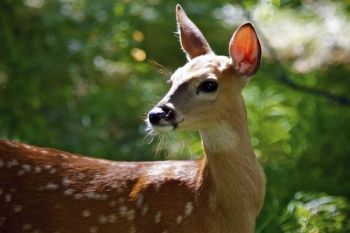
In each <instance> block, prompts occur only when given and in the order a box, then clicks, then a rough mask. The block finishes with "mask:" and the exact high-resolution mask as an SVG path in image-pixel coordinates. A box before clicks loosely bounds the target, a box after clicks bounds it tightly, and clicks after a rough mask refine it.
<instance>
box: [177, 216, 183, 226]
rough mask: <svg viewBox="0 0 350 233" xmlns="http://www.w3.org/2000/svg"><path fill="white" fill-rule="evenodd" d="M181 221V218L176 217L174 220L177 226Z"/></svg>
mask: <svg viewBox="0 0 350 233" xmlns="http://www.w3.org/2000/svg"><path fill="white" fill-rule="evenodd" d="M182 219H183V217H182V216H179V217H177V218H176V223H177V224H180V223H181V222H182Z"/></svg>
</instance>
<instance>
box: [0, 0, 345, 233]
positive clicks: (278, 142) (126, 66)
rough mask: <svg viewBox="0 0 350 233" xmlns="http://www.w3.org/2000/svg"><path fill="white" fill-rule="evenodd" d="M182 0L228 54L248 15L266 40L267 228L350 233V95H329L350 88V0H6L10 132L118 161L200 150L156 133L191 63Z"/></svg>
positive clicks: (260, 99)
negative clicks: (179, 11)
mask: <svg viewBox="0 0 350 233" xmlns="http://www.w3.org/2000/svg"><path fill="white" fill-rule="evenodd" d="M178 2H179V3H181V4H182V6H183V8H184V9H185V10H186V11H187V13H188V15H189V16H190V17H191V18H192V19H193V21H195V23H196V24H197V25H198V26H199V28H200V29H201V30H202V31H203V33H204V35H205V36H206V37H207V39H208V41H209V42H210V43H211V46H212V48H214V50H215V51H216V52H217V53H218V54H224V55H226V54H227V47H228V41H229V39H230V37H231V35H232V33H233V31H234V29H235V28H236V27H237V26H238V25H239V24H241V23H243V22H244V21H246V20H247V18H246V17H247V16H248V17H250V19H252V20H253V21H254V22H255V25H256V27H257V29H258V32H259V33H260V36H261V38H262V40H263V56H264V57H263V62H262V66H261V69H260V71H259V72H258V73H257V75H256V76H255V77H254V78H253V79H252V80H251V82H250V83H249V85H248V86H247V88H246V89H245V91H244V96H245V99H246V103H247V107H248V113H249V114H248V118H249V128H250V132H251V137H252V144H253V146H254V148H255V150H256V154H257V156H258V157H259V160H260V161H261V163H262V164H263V166H264V169H265V173H266V176H267V196H266V202H265V207H264V209H263V211H262V213H261V215H260V217H259V219H258V224H257V229H256V232H266V233H267V232H269V233H271V232H290V233H292V232H312V233H318V232H319V233H325V232H330V233H334V232H350V140H349V139H350V123H349V121H350V105H349V103H348V102H346V101H336V100H335V99H334V98H332V97H330V96H329V93H332V94H333V95H336V96H343V97H345V98H347V99H349V98H350V79H349V74H350V27H349V25H350V1H348V0H347V1H314V0H304V1H297V0H270V1H268V0H260V1H222V0H218V1H211V0H202V1H195V0H193V1H173V0H167V1H161V0H146V1H145V0H132V1H131V0H124V1H120V0H113V1H112V0H100V1H97V0H94V1H93V0H90V1H88V0H1V1H0V137H1V138H5V139H11V140H17V141H22V142H26V143H31V144H35V145H39V146H45V147H55V148H59V149H62V150H67V151H71V152H75V153H80V154H86V155H90V156H96V157H103V158H108V159H113V160H133V161H136V160H155V159H185V158H196V157H198V156H200V155H201V153H202V150H201V144H200V141H199V137H198V135H197V134H196V133H181V134H178V133H172V134H169V135H166V136H164V137H162V138H160V139H159V140H158V139H155V140H153V142H152V143H150V144H149V143H147V139H146V138H145V133H144V128H145V126H144V124H143V118H144V117H145V114H146V113H147V111H148V110H149V109H150V108H151V107H152V105H153V104H154V103H155V102H157V100H159V98H160V97H161V96H162V95H163V94H164V93H165V92H166V91H167V89H168V88H169V87H168V86H167V85H166V83H165V81H166V79H167V78H169V75H170V73H171V72H172V71H173V70H175V69H176V67H178V66H181V65H183V64H184V63H185V56H184V54H183V53H182V52H181V50H180V47H179V43H178V39H177V38H176V36H175V35H174V32H175V31H176V24H175V5H176V3H178ZM248 12H249V15H248V14H247V13H248ZM271 50H272V53H271ZM291 83H292V84H291ZM300 86H302V87H300ZM315 90H316V91H315ZM317 90H323V91H325V93H323V92H322V93H321V94H320V95H319V94H317V93H319V92H318V91H317Z"/></svg>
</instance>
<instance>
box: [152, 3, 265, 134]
mask: <svg viewBox="0 0 350 233" xmlns="http://www.w3.org/2000/svg"><path fill="white" fill-rule="evenodd" d="M176 19H177V25H178V34H179V35H180V44H181V47H182V49H183V51H184V52H185V53H186V55H187V58H188V63H186V64H185V65H184V66H183V67H180V68H178V69H177V70H176V71H175V72H174V74H173V75H172V76H171V78H170V82H171V84H172V86H171V88H170V90H169V92H168V93H167V94H166V95H165V97H164V98H163V99H162V100H161V101H160V102H159V103H158V104H157V105H156V106H155V107H154V108H153V109H152V110H151V111H150V112H149V114H148V120H147V122H148V125H149V126H150V127H151V128H152V129H154V130H155V131H156V132H167V131H171V130H175V129H178V130H201V129H204V128H206V127H211V124H210V122H220V121H221V120H222V119H224V118H225V116H226V115H227V112H228V109H230V113H229V114H237V113H232V112H231V111H232V106H241V105H242V98H241V90H242V88H243V87H244V85H245V84H246V83H247V81H248V77H250V76H251V75H253V74H254V73H255V72H256V71H257V70H258V68H259V64H260V59H261V48H260V43H259V39H258V37H257V34H256V32H255V30H254V27H253V25H252V24H250V23H245V24H243V25H242V26H240V27H239V28H238V29H237V30H236V32H235V33H234V34H233V36H232V38H231V40H230V42H229V57H227V56H218V55H216V54H215V53H214V52H213V51H212V49H211V48H210V46H209V44H208V42H207V41H206V39H205V38H204V36H203V34H202V33H201V32H200V30H199V29H198V28H197V27H196V25H195V24H194V23H193V22H192V21H191V20H190V19H189V18H188V17H187V15H186V13H185V12H184V10H183V9H182V8H181V6H180V5H177V7H176ZM233 109H235V107H233ZM243 109H244V108H243ZM236 110H237V111H238V110H239V109H238V107H237V109H236Z"/></svg>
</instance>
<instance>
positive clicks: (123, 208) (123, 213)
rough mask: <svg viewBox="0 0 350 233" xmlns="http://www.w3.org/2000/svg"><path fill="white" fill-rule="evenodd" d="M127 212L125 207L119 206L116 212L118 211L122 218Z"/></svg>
mask: <svg viewBox="0 0 350 233" xmlns="http://www.w3.org/2000/svg"><path fill="white" fill-rule="evenodd" d="M127 210H128V208H126V206H120V207H119V210H118V211H119V214H120V215H121V216H123V217H124V216H125V215H126V211H127Z"/></svg>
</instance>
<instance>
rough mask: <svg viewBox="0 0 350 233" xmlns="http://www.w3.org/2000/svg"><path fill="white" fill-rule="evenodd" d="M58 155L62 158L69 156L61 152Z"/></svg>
mask: <svg viewBox="0 0 350 233" xmlns="http://www.w3.org/2000/svg"><path fill="white" fill-rule="evenodd" d="M58 155H59V156H61V157H62V158H64V159H68V158H69V156H68V155H66V154H62V153H60V154H58Z"/></svg>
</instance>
